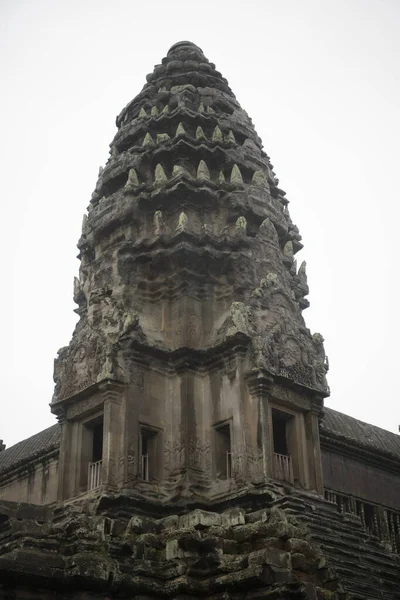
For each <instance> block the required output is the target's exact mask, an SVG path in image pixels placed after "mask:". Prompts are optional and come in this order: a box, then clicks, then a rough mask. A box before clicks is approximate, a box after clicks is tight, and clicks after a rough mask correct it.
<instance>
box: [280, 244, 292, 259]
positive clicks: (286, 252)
mask: <svg viewBox="0 0 400 600" xmlns="http://www.w3.org/2000/svg"><path fill="white" fill-rule="evenodd" d="M283 254H284V256H286V257H287V258H293V256H294V253H293V242H292V241H291V240H289V241H288V242H286V244H285V245H284V247H283Z"/></svg>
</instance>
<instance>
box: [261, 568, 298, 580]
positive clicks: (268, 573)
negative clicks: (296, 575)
mask: <svg viewBox="0 0 400 600" xmlns="http://www.w3.org/2000/svg"><path fill="white" fill-rule="evenodd" d="M262 580H263V581H264V582H265V583H269V584H272V583H290V582H291V581H292V573H291V571H289V570H288V569H282V568H280V567H273V566H271V565H267V566H266V567H265V568H264V569H263V572H262Z"/></svg>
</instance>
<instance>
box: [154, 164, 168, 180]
mask: <svg viewBox="0 0 400 600" xmlns="http://www.w3.org/2000/svg"><path fill="white" fill-rule="evenodd" d="M167 181H168V178H167V176H166V174H165V171H164V169H163V167H162V165H160V163H159V164H158V165H157V166H156V170H155V172H154V183H155V184H156V185H164V184H165V183H167Z"/></svg>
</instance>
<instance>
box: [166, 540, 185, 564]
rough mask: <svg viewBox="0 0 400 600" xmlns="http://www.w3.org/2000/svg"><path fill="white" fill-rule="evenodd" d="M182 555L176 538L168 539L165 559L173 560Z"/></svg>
mask: <svg viewBox="0 0 400 600" xmlns="http://www.w3.org/2000/svg"><path fill="white" fill-rule="evenodd" d="M181 556H182V550H181V549H180V548H179V544H178V540H177V539H175V540H168V541H167V545H166V556H165V558H166V560H173V559H174V558H180V557H181Z"/></svg>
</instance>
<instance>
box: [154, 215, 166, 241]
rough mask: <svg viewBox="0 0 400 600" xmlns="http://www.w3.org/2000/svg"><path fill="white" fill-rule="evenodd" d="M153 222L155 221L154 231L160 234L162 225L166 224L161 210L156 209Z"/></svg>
mask: <svg viewBox="0 0 400 600" xmlns="http://www.w3.org/2000/svg"><path fill="white" fill-rule="evenodd" d="M153 223H154V233H155V234H156V235H160V233H161V230H162V227H163V225H164V222H163V216H162V212H161V210H156V212H155V213H154V216H153Z"/></svg>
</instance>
